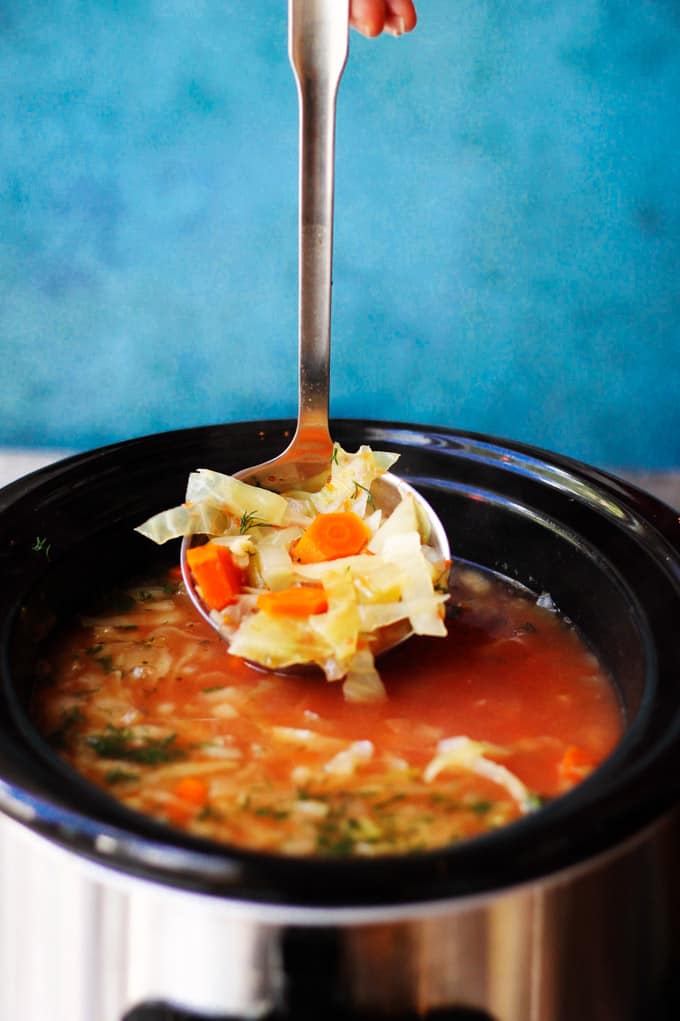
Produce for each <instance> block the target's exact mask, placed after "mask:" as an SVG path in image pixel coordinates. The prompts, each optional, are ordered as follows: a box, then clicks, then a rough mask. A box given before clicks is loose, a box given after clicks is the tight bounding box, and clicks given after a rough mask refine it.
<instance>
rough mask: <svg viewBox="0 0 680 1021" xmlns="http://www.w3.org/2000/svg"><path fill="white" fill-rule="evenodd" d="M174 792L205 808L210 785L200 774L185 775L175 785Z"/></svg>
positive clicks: (187, 800)
mask: <svg viewBox="0 0 680 1021" xmlns="http://www.w3.org/2000/svg"><path fill="white" fill-rule="evenodd" d="M172 793H173V794H174V795H175V796H176V797H178V798H181V799H182V801H186V802H188V803H189V804H190V805H196V807H197V808H203V806H204V805H205V804H206V802H207V801H208V785H207V783H206V782H205V780H202V779H201V778H200V777H199V776H183V777H182V778H181V780H178V781H177V783H176V784H175V786H174V787H173V789H172Z"/></svg>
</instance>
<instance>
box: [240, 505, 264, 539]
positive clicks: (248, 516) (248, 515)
mask: <svg viewBox="0 0 680 1021" xmlns="http://www.w3.org/2000/svg"><path fill="white" fill-rule="evenodd" d="M260 527H262V528H269V527H270V526H269V525H268V524H267V522H266V521H261V520H260V519H259V518H258V516H257V514H256V512H255V511H244V512H243V514H242V515H241V520H240V521H239V526H238V530H239V532H240V534H241V535H245V534H246V532H248V531H249V530H250V529H251V528H260Z"/></svg>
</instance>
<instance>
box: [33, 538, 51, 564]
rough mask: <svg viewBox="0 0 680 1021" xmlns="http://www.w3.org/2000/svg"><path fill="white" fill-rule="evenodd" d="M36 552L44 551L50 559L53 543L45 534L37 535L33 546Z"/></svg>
mask: <svg viewBox="0 0 680 1021" xmlns="http://www.w3.org/2000/svg"><path fill="white" fill-rule="evenodd" d="M31 549H32V550H33V552H34V553H44V554H45V556H46V557H47V559H48V560H49V559H50V551H51V549H52V543H51V542H48V541H47V539H46V538H45V536H41V535H36V537H35V541H34V543H33V545H32V546H31Z"/></svg>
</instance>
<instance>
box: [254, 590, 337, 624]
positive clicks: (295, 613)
mask: <svg viewBox="0 0 680 1021" xmlns="http://www.w3.org/2000/svg"><path fill="white" fill-rule="evenodd" d="M257 607H258V609H259V610H264V611H265V613H270V614H272V616H276V617H311V616H312V615H313V614H315V613H325V612H326V610H327V609H328V600H327V599H326V594H325V592H324V590H323V588H322V587H321V586H320V585H294V586H293V587H292V588H284V589H281V590H280V591H279V592H263V593H262V595H260V596H258V599H257Z"/></svg>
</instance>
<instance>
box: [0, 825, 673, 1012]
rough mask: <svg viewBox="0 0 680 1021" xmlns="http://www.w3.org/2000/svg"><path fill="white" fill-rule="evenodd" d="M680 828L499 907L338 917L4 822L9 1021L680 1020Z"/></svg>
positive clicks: (2, 954) (3, 979)
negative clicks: (181, 879)
mask: <svg viewBox="0 0 680 1021" xmlns="http://www.w3.org/2000/svg"><path fill="white" fill-rule="evenodd" d="M677 824H678V820H677V817H676V818H675V820H674V821H673V820H671V819H668V818H667V819H665V820H664V821H663V822H662V823H659V824H657V825H656V826H655V829H654V833H653V834H652V835H651V839H650V834H649V833H645V834H641V835H640V837H639V838H638V839H637V840H635V841H634V842H633V843H632V844H631V845H630V846H627V847H625V848H619V849H617V851H616V852H615V853H612V854H610V855H607V856H604V857H603V858H602V859H601V860H599V861H597V862H595V863H593V862H590V863H589V865H588V868H587V869H581V870H580V872H577V871H573V870H572V871H570V872H567V873H564V874H561V875H558V876H551V877H550V878H549V879H547V880H544V881H542V882H538V883H537V882H534V883H530V884H526V885H524V886H522V887H519V888H515V889H510V890H507V891H503V892H501V893H496V894H494V895H493V896H487V897H477V898H470V899H469V900H465V899H463V900H457V901H456V902H448V903H447V902H442V903H433V904H431V905H422V904H421V905H413V906H412V907H411V908H408V907H402V908H399V909H396V908H395V909H387V908H385V909H383V910H382V911H376V910H375V909H372V910H371V911H367V910H362V909H360V908H356V909H350V910H342V909H336V910H334V911H328V910H323V909H295V908H285V907H280V906H276V907H274V906H272V907H267V906H266V905H257V906H248V905H244V904H239V903H237V902H229V901H228V900H223V899H220V898H216V897H209V896H201V895H196V894H194V893H188V892H186V891H180V890H169V889H168V888H167V887H166V886H164V885H160V884H156V883H152V882H150V881H148V880H144V879H139V878H134V877H131V876H126V875H123V874H120V873H119V874H116V873H115V872H112V870H111V869H108V868H104V867H103V866H101V865H98V864H95V863H92V862H88V861H85V860H84V859H81V858H79V857H78V856H75V855H73V854H71V853H69V852H68V851H65V850H63V849H62V848H59V847H56V846H55V845H53V844H51V843H50V842H49V841H47V840H45V839H44V838H42V837H40V836H37V835H36V834H34V833H32V832H30V831H29V830H28V829H26V828H25V827H23V826H21V825H20V824H18V823H16V822H13V821H11V820H8V819H6V818H4V819H2V821H1V823H0V875H1V876H2V887H1V893H0V904H1V910H0V1017H2V1018H8V1019H10V1018H11V1019H12V1021H42V1019H45V1021H47V1019H49V1021H142V1019H144V1021H157V1019H158V1021H164V1019H165V1018H166V1017H174V1016H177V1015H175V1014H174V1012H173V1011H171V1010H170V1009H169V1008H171V1007H172V1008H177V1009H178V1010H181V1011H182V1012H183V1013H182V1014H181V1016H182V1017H185V1016H186V1017H191V1018H195V1019H196V1021H207V1019H213V1018H225V1017H229V1018H239V1019H240V1018H243V1019H245V1018H248V1019H254V1018H268V1017H276V1018H281V1019H284V1018H291V1019H295V1018H298V1019H299V1018H301V1017H305V1018H312V1017H314V1016H315V1014H314V1004H315V1003H320V1002H321V997H323V1002H324V1003H325V1004H326V1005H327V1004H329V1003H331V1004H335V1008H334V1009H335V1010H336V1011H337V1016H338V1017H340V1016H342V1017H350V1016H352V1017H353V1016H357V1015H358V1016H360V1017H365V1018H376V1019H377V1018H384V1017H389V1018H394V1017H396V1018H401V1017H414V1018H415V1017H419V1018H423V1017H427V1016H428V1014H435V1015H436V1016H437V1017H440V1018H446V1019H451V1021H454V1019H455V1018H461V1019H463V1018H472V1017H478V1018H479V1019H480V1021H482V1019H483V1018H488V1019H493V1021H577V1019H578V1021H607V1019H611V1021H643V1019H645V1021H662V1019H664V1018H668V1021H671V1016H672V1015H671V1013H670V1010H671V1009H672V1008H671V1002H670V999H666V997H667V996H670V995H671V993H670V990H668V989H667V987H666V986H665V984H664V983H665V981H666V980H665V975H666V974H667V971H668V968H669V963H670V962H669V961H668V959H667V940H666V937H667V934H668V932H669V930H670V927H671V926H672V924H673V918H672V912H671V902H670V900H669V898H668V894H667V891H665V890H664V889H663V888H662V887H660V885H659V880H660V877H661V876H662V875H663V874H664V870H663V868H662V867H661V866H662V863H663V860H664V859H665V858H667V859H668V863H669V864H670V862H671V861H674V860H675V861H677V854H678V846H679V843H678V825H677ZM673 856H675V857H673ZM631 934H634V935H631ZM612 975H615V976H616V982H615V983H614V984H612ZM317 994H319V995H317ZM664 1000H666V1002H664ZM161 1005H165V1006H164V1007H163V1008H162V1007H161ZM319 1010H320V1008H319ZM473 1010H474V1011H476V1012H477V1013H476V1014H473V1013H471V1012H472V1011H473ZM184 1012H186V1014H185V1013H184ZM437 1012H439V1013H438V1014H437ZM317 1016H318V1017H322V1016H323V1017H324V1018H328V1017H333V1016H336V1015H333V1014H332V1012H331V1013H329V1009H328V1007H327V1006H326V1008H325V1009H324V1010H323V1012H320V1013H319V1014H318V1015H317Z"/></svg>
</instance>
